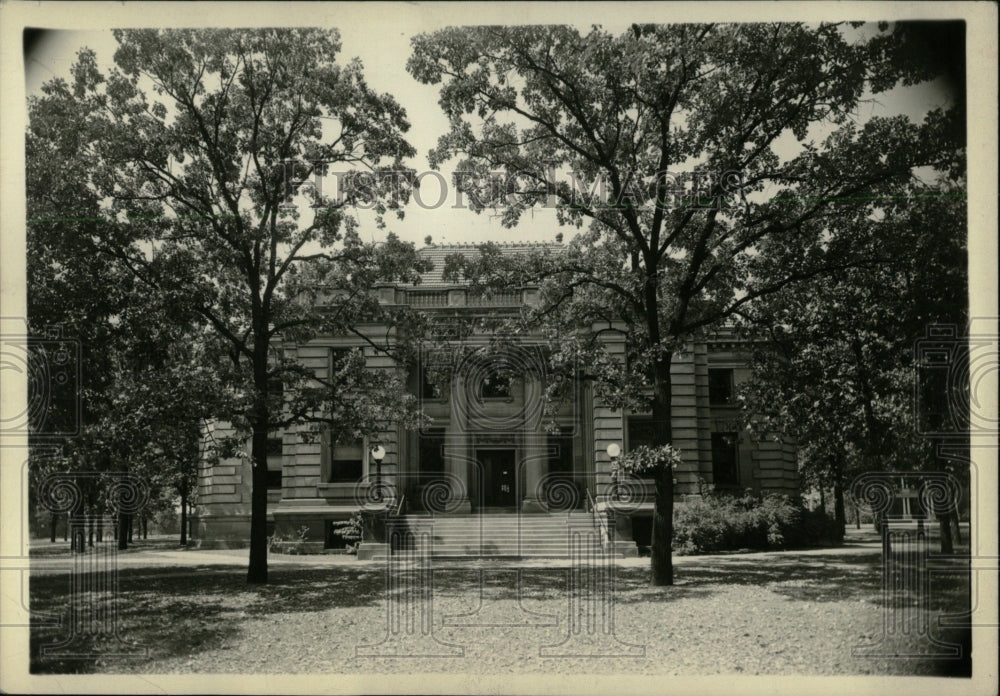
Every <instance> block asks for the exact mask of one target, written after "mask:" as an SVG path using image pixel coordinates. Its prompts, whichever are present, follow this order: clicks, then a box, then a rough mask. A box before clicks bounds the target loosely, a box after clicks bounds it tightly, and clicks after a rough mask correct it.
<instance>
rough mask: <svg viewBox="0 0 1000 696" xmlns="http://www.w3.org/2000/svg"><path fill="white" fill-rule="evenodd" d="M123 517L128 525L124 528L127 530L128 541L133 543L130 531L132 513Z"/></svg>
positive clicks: (131, 529) (131, 527) (131, 528)
mask: <svg viewBox="0 0 1000 696" xmlns="http://www.w3.org/2000/svg"><path fill="white" fill-rule="evenodd" d="M125 519H126V520H127V522H128V527H127V528H126V529H127V532H128V543H130V544H131V543H134V542H133V536H132V532H133V524H132V519H133V515H131V514H128V515H125Z"/></svg>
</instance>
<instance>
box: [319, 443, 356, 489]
mask: <svg viewBox="0 0 1000 696" xmlns="http://www.w3.org/2000/svg"><path fill="white" fill-rule="evenodd" d="M322 457H323V463H322V466H323V472H324V479H325V480H326V482H327V483H353V482H355V481H358V480H360V479H361V477H362V476H364V462H365V448H364V441H363V440H361V439H358V440H355V441H354V442H352V443H348V444H339V443H335V442H334V440H333V434H332V433H331V432H330V431H329V430H327V431H325V432H324V433H323V444H322Z"/></svg>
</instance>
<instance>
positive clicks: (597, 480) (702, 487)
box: [195, 245, 798, 557]
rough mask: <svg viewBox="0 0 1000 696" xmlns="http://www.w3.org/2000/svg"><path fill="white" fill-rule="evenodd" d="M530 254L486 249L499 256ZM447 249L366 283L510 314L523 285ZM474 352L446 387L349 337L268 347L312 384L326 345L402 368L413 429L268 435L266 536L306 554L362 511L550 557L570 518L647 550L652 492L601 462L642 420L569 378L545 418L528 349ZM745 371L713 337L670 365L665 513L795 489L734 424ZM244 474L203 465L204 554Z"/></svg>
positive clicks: (237, 536)
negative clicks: (381, 282)
mask: <svg viewBox="0 0 1000 696" xmlns="http://www.w3.org/2000/svg"><path fill="white" fill-rule="evenodd" d="M531 248H532V246H531V245H506V246H501V250H502V251H503V252H504V253H523V251H524V250H525V249H531ZM535 248H537V247H535ZM554 248H556V249H557V248H558V247H554ZM456 252H458V253H467V254H471V253H477V252H476V248H475V247H473V246H471V245H470V246H463V245H460V246H428V247H425V248H424V249H422V250H420V253H421V254H422V255H424V256H425V257H426V258H428V259H430V260H431V261H432V262H433V263H434V269H433V270H432V271H430V272H429V273H427V274H426V275H425V277H424V278H423V279H422V282H421V283H420V284H417V285H406V286H387V287H383V288H379V291H378V292H379V300H380V302H385V303H396V304H407V305H409V306H411V307H414V308H417V309H419V310H420V311H424V312H428V313H436V314H438V316H439V317H449V316H454V317H457V318H462V319H468V318H470V317H476V316H495V315H498V314H503V313H510V312H516V311H518V310H519V308H521V307H522V306H523V305H525V304H530V303H532V302H533V301H535V299H536V297H537V289H534V288H522V289H520V290H515V291H503V292H494V293H492V294H486V295H483V294H476V293H473V292H471V291H470V290H469V289H468V288H467V287H464V286H463V285H461V284H455V283H447V282H445V281H444V280H443V279H442V278H441V268H442V267H443V265H444V259H445V257H446V256H447V255H448V254H453V253H456ZM379 328H380V327H372V330H373V331H377V330H378V329H379ZM384 334H385V327H381V332H380V333H379V335H384ZM616 335H617V336H619V337H618V338H616V337H615V336H616ZM602 336H607V338H606V339H604V340H606V341H607V344H606V349H607V351H608V353H609V354H611V355H619V356H621V358H622V359H624V354H625V345H624V342H623V339H622V338H620V334H616V332H606V333H605V334H602ZM489 344H490V337H489V336H487V335H483V336H481V337H477V336H476V335H472V336H471V337H468V338H466V339H464V345H463V348H465V350H462V351H456V352H455V353H454V355H455V356H459V357H455V358H453V359H452V361H451V364H450V365H449V366H448V370H447V371H446V374H447V375H448V378H447V380H446V382H447V383H444V382H443V381H442V380H440V379H438V380H434V379H431V378H429V376H428V375H429V373H431V372H432V371H433V370H434V368H435V366H434V365H427V364H419V365H414V366H410V367H403V366H399V365H396V364H394V363H393V362H392V360H391V359H390V358H388V357H386V356H384V355H381V354H378V353H377V352H376V351H374V350H373V349H371V348H370V347H366V346H365V345H364V341H363V340H362V339H360V338H359V339H357V340H353V341H352V340H350V339H349V338H345V337H341V336H338V337H333V336H330V337H326V338H324V337H317V338H315V339H313V340H312V341H310V342H309V343H308V344H306V345H292V346H289V345H284V346H282V350H283V352H284V354H285V355H286V356H289V355H291V356H294V357H295V358H296V359H297V360H299V361H301V363H302V364H304V365H306V366H308V367H310V368H312V369H313V370H315V372H316V374H317V376H318V377H320V378H323V377H325V376H326V373H327V371H328V370H330V369H331V367H332V365H333V363H334V360H335V356H336V355H337V354H338V351H342V350H344V349H352V348H353V349H357V350H363V351H364V352H365V363H366V369H372V370H400V371H403V374H405V375H406V379H407V381H408V386H409V388H410V389H411V390H412V393H413V394H414V395H416V396H417V397H418V398H419V399H420V405H421V409H422V411H423V413H424V414H425V416H426V421H425V424H424V426H423V427H421V428H420V429H418V430H407V429H404V428H403V427H402V426H400V425H399V424H396V423H391V422H387V423H385V424H384V428H383V429H382V430H381V431H380V432H379V433H378V435H377V437H369V438H367V439H364V440H359V441H357V442H354V443H348V444H340V443H335V442H333V441H332V439H331V438H330V437H329V433H325V434H324V435H323V436H321V437H319V438H309V439H303V438H301V437H300V436H299V435H298V433H297V432H295V430H294V429H289V430H286V431H284V432H282V433H277V434H276V436H275V437H274V438H273V439H272V440H271V441H270V444H269V450H268V452H269V456H268V473H269V476H268V480H269V484H268V489H269V490H268V523H269V528H270V529H272V530H273V533H274V534H275V537H276V538H284V539H289V538H295V539H297V540H298V541H299V542H300V549H304V550H306V551H313V552H323V551H329V552H334V551H337V550H343V549H344V548H345V544H344V539H343V538H342V536H341V531H339V530H340V529H341V525H340V523H342V522H344V521H345V520H348V519H350V518H351V517H352V516H356V513H358V512H359V511H368V512H371V513H372V514H374V515H376V516H378V515H382V516H384V518H385V519H386V520H391V521H392V523H393V524H395V525H397V526H398V525H399V524H405V522H406V520H410V521H412V522H413V524H415V525H416V524H420V523H427V524H433V527H434V532H433V534H432V535H431V536H430V537H428V538H432V539H433V540H434V543H435V544H436V551H437V553H440V554H441V555H458V556H469V555H472V556H531V555H539V556H560V555H565V553H564V550H565V549H566V548H567V546H566V542H565V539H566V531H567V530H572V529H573V528H574V525H575V526H576V528H588V527H591V526H592V527H593V529H594V530H596V534H595V537H596V538H597V539H598V543H603V544H605V545H607V544H608V543H611V542H616V544H617V545H616V546H615V548H617V549H618V550H619V552H620V553H621V554H623V555H634V554H635V553H639V552H642V550H643V549H644V548H645V547H648V545H649V542H650V529H651V520H652V507H653V486H652V483H651V482H650V481H648V480H644V479H637V478H630V477H627V476H622V475H619V473H618V472H617V467H616V463H615V458H616V456H617V455H618V453H619V452H627V451H629V450H630V449H632V448H634V447H637V446H639V445H642V444H649V443H651V442H652V438H653V431H652V422H651V418H650V416H649V414H644V413H630V412H628V411H623V410H620V409H615V408H611V407H609V406H607V405H605V404H603V403H602V402H601V400H600V398H599V397H598V396H597V394H595V392H594V390H593V388H592V385H591V383H590V381H589V380H583V379H580V380H576V383H575V384H574V385H573V387H572V388H571V389H569V390H568V393H569V396H568V397H567V398H564V399H562V400H560V401H559V405H558V407H557V408H556V409H555V410H554V412H553V411H549V412H545V408H544V403H545V399H544V396H545V390H546V375H547V374H548V373H547V361H546V359H545V349H544V345H543V341H541V340H539V341H538V342H537V343H534V344H533V342H532V341H531V340H530V338H528V339H520V340H518V341H516V342H510V346H509V347H508V348H505V349H504V350H501V351H497V349H496V347H495V343H494V346H493V348H491V349H490V350H488V351H487V350H486V347H487V346H488V345H489ZM480 345H481V346H482V349H481V350H480V349H479V348H478V346H480ZM421 362H424V360H422V361H421ZM747 374H748V367H747V362H746V353H745V343H743V341H742V339H740V338H739V337H738V336H737V335H736V334H735V333H734V332H733V331H731V330H727V329H725V328H722V329H720V330H718V331H716V332H715V333H713V334H709V335H706V336H704V337H701V338H699V339H698V340H695V341H692V342H690V343H689V344H688V345H687V346H685V349H684V350H683V351H682V352H680V353H679V354H678V355H676V356H675V358H674V360H673V365H672V389H673V395H672V409H671V431H672V439H673V445H674V446H675V447H676V448H678V449H679V450H680V451H681V453H682V457H683V462H682V463H681V464H680V465H678V466H677V467H676V469H675V473H674V477H675V482H676V485H675V487H674V488H675V495H676V504H678V505H683V504H684V503H685V501H687V500H690V499H691V498H692V497H695V496H700V495H702V494H703V493H704V492H705V491H706V490H707V489H708V488H712V489H715V490H732V491H734V492H736V491H740V492H741V491H743V490H746V489H750V490H752V491H754V492H755V493H765V492H776V493H787V494H789V495H794V494H797V492H798V473H797V461H796V448H795V446H794V443H791V442H783V441H780V440H779V441H768V440H755V439H753V438H751V437H750V436H749V434H748V433H747V432H746V431H745V430H743V429H742V428H741V426H740V421H739V412H738V407H737V405H736V401H735V398H734V397H735V386H736V385H737V384H738V383H739V382H740V380H741V379H744V378H745V377H746V375H747ZM215 427H219V426H215ZM309 440H311V441H309ZM250 473H251V472H250V462H249V460H248V459H247V458H233V459H222V460H213V461H205V462H203V463H202V468H201V473H200V477H199V490H198V504H197V513H196V521H195V528H196V538H197V539H198V543H199V544H200V545H201V546H202V547H203V548H212V547H215V548H221V547H238V546H243V545H246V543H247V542H248V539H249V524H250V523H249V514H250V481H251V475H250ZM609 517H610V519H611V520H612V521H613V522H612V524H611V525H610V527H609V525H608V519H609ZM601 539H603V542H601V541H600V540H601ZM384 541H385V540H384V539H381V538H379V539H377V540H374V542H373V543H367V541H363V542H362V544H361V550H360V551H359V555H360V556H361V557H365V553H364V549H365V547H367V548H368V549H369V550H370V549H372V548H375V549H384V548H386V545H385V544H380V543H378V542H384ZM369 557H370V556H369Z"/></svg>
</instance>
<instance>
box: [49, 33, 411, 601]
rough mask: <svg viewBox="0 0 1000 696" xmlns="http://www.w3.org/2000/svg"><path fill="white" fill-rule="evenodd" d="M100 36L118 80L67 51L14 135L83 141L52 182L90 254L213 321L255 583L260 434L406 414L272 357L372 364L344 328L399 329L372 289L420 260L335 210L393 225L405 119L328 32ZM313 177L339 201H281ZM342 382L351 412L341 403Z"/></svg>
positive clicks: (362, 376)
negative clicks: (67, 179)
mask: <svg viewBox="0 0 1000 696" xmlns="http://www.w3.org/2000/svg"><path fill="white" fill-rule="evenodd" d="M115 37H116V39H117V40H118V43H119V47H118V50H117V52H116V53H115V57H114V60H115V63H116V67H114V68H112V69H111V70H110V71H108V72H107V74H102V72H101V70H100V69H99V67H98V65H97V63H96V59H95V55H94V54H93V52H91V51H88V50H84V51H82V52H81V53H80V54H79V57H78V60H77V62H76V64H75V65H74V67H73V81H72V83H71V84H67V83H66V82H65V81H62V80H55V81H52V82H50V83H49V84H47V85H46V86H45V87H44V88H43V92H44V94H43V96H41V97H39V98H37V99H34V100H32V102H31V104H30V119H31V128H32V130H33V131H38V132H39V133H42V132H44V133H46V134H47V136H48V137H50V138H57V137H59V136H58V135H57V133H58V132H59V131H60V130H67V131H73V132H74V133H76V134H77V135H76V136H75V137H77V138H79V139H80V140H81V141H82V145H83V146H82V147H79V148H77V149H76V151H75V157H77V158H78V159H77V160H76V162H75V163H74V166H73V167H71V168H69V170H68V171H69V172H70V174H71V176H72V180H73V182H74V183H75V185H77V186H81V187H82V188H83V189H84V190H86V191H87V192H88V195H89V196H90V198H91V199H92V201H93V202H94V206H92V207H97V208H98V209H99V215H98V216H97V218H96V219H94V218H91V220H90V222H89V223H87V224H84V222H83V221H80V226H79V230H80V232H81V234H83V235H85V237H86V238H87V240H88V244H91V245H92V246H93V247H94V248H95V249H96V250H97V251H98V252H99V253H100V254H101V255H102V258H103V259H112V260H113V261H114V263H115V267H116V268H118V269H120V270H121V271H122V272H125V273H127V274H128V275H129V277H130V278H132V279H134V281H135V282H136V283H138V284H140V285H141V286H142V287H144V288H146V289H147V291H149V292H152V293H155V294H156V295H157V296H158V297H160V298H163V299H164V300H166V301H167V302H168V303H169V304H171V306H175V307H176V308H177V311H178V312H184V313H188V314H190V315H192V316H194V317H196V318H197V320H199V321H201V322H203V323H204V324H205V325H206V326H209V327H211V328H212V329H213V336H214V338H213V340H212V341H211V342H210V343H211V344H212V346H213V348H214V352H213V353H212V354H213V355H220V354H221V355H223V356H227V362H226V363H223V362H222V361H214V362H213V363H212V365H213V366H214V367H215V368H216V370H215V372H214V377H215V378H216V379H217V380H219V383H220V384H222V385H224V386H225V387H226V388H227V389H229V390H230V391H231V392H232V394H233V395H234V397H235V399H236V405H235V406H234V407H233V409H232V411H231V419H230V420H231V421H232V422H233V423H234V424H235V425H236V426H237V428H238V429H239V430H240V431H241V432H243V433H245V434H247V435H249V436H250V439H251V443H252V445H251V458H252V460H253V486H252V491H253V492H252V501H251V531H250V561H249V569H248V580H249V581H250V582H265V581H266V579H267V549H266V531H265V530H266V526H265V525H266V522H265V517H266V506H267V491H266V472H267V466H266V460H267V437H268V433H269V432H270V431H272V430H274V429H276V428H281V427H286V426H289V425H292V424H294V423H308V424H311V425H312V427H320V426H321V425H332V426H333V427H334V428H337V429H339V430H341V431H343V432H344V433H348V436H349V435H353V434H354V433H356V432H357V431H359V430H360V431H366V430H372V429H374V428H375V427H376V424H377V422H378V419H379V418H383V419H384V418H387V417H388V418H394V417H398V418H400V419H405V418H412V417H413V413H414V409H415V400H414V399H413V398H412V397H409V396H407V395H406V394H405V385H404V384H403V380H402V379H401V378H399V377H398V376H397V375H394V374H389V373H388V372H383V373H379V374H368V373H366V371H364V370H351V369H347V366H346V365H341V366H340V367H341V368H344V369H340V370H338V371H335V372H336V373H335V375H334V376H333V377H332V378H331V379H330V380H325V383H324V382H322V381H320V380H318V379H317V376H316V375H315V374H313V373H311V372H310V371H308V370H305V369H304V368H303V367H302V366H301V365H300V364H298V363H297V362H296V361H295V360H293V359H288V358H285V357H284V356H283V355H282V352H281V344H282V342H283V341H287V342H289V343H292V344H297V343H303V342H306V341H308V340H309V339H310V338H312V337H313V336H315V335H316V334H317V332H323V333H326V334H334V335H354V336H355V337H356V338H358V340H359V341H360V340H365V341H367V342H368V344H369V346H370V348H371V349H373V350H384V351H389V350H394V348H393V347H392V346H390V345H389V344H388V342H381V343H379V342H377V341H375V340H372V339H371V338H370V337H367V336H365V335H363V332H360V331H358V329H357V326H358V325H359V323H361V322H363V321H377V322H381V323H387V324H390V325H394V326H396V327H397V328H398V335H400V336H402V335H405V334H406V327H407V326H414V327H415V322H416V321H417V320H416V319H415V318H414V317H413V316H412V315H410V314H406V313H405V311H404V310H402V309H398V308H391V307H387V306H384V305H381V304H379V302H378V300H377V296H376V293H375V292H374V288H375V286H376V285H377V284H378V283H380V282H397V281H403V282H407V281H416V280H417V279H418V278H419V273H420V271H421V270H422V269H423V268H424V263H423V262H422V261H421V260H420V259H419V258H418V257H417V255H416V252H415V250H414V248H413V246H412V245H410V244H405V243H403V242H401V241H400V240H399V239H398V238H397V237H395V236H394V235H392V234H387V235H386V236H385V240H384V241H382V242H379V243H373V242H365V241H363V240H362V238H361V236H360V234H359V232H358V221H357V219H356V218H355V217H353V216H352V215H351V212H350V211H351V208H352V206H355V205H358V204H362V205H364V206H366V207H369V208H373V209H374V210H375V211H376V214H377V216H378V219H377V223H378V224H379V225H384V224H385V223H384V221H383V219H382V216H383V215H384V214H385V213H388V212H390V211H392V212H395V213H396V214H397V215H399V216H401V215H402V206H403V205H404V204H405V203H406V201H407V199H408V195H409V182H410V178H409V177H408V176H407V175H406V170H405V169H404V168H403V165H402V160H403V158H405V157H408V156H411V155H412V154H413V149H412V147H411V146H410V145H409V144H408V143H407V142H406V140H405V139H404V133H405V132H406V131H407V130H408V128H409V123H408V122H407V120H406V116H405V113H404V111H403V109H402V108H401V107H400V106H399V104H397V103H396V101H395V100H394V99H393V98H392V97H390V96H388V95H383V94H378V93H376V92H374V91H372V90H371V89H370V88H369V87H368V86H367V84H366V83H365V80H364V77H363V71H362V66H361V64H360V62H359V61H357V60H353V61H349V62H346V63H343V64H341V63H338V62H337V55H338V53H339V51H340V41H339V35H338V33H337V32H336V31H335V30H298V29H288V30H285V29H282V30H239V31H237V30H191V31H189V30H183V31H182V30H166V31H153V30H142V31H116V32H115ZM81 163H85V164H81ZM386 171H391V172H392V176H391V177H372V176H371V174H372V172H375V173H384V172H386ZM327 173H335V174H338V180H339V182H340V187H339V190H338V192H337V193H338V195H337V196H336V197H332V196H330V195H324V192H323V191H322V190H320V189H319V188H318V187H314V188H312V189H309V190H299V191H297V190H296V189H295V188H294V186H295V182H301V181H303V180H308V179H309V178H310V177H311V176H313V175H316V174H327ZM290 182H291V184H290ZM373 182H374V183H373ZM290 186H291V188H290ZM295 203H301V205H295ZM306 204H308V206H309V207H308V208H307V207H306ZM302 209H304V210H306V214H305V215H303V214H301V213H300V210H302ZM61 214H62V215H63V217H70V216H73V215H78V213H77V212H76V211H73V210H64V211H61ZM310 214H311V219H303V218H304V217H308V216H309V215H310ZM414 330H415V328H414ZM338 380H339V382H338ZM358 380H366V381H365V383H364V384H362V385H361V387H362V388H365V391H367V395H366V398H365V399H364V400H359V399H350V398H347V396H346V395H347V394H350V393H356V392H357V389H354V387H355V386H358ZM372 380H376V381H378V382H379V387H380V388H378V389H375V388H372V385H371V384H369V383H370V382H371V381H372ZM335 382H337V383H335ZM279 383H280V384H281V385H282V386H281V387H280V388H279V387H278V384H279ZM337 389H339V390H340V392H339V393H338V392H337V391H336V390H337ZM334 404H336V405H337V408H336V409H334ZM345 437H347V436H345Z"/></svg>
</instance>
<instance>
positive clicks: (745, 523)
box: [674, 492, 834, 555]
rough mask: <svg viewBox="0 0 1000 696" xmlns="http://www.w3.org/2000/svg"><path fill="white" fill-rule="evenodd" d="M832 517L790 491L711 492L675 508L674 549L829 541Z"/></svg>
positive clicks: (771, 546)
mask: <svg viewBox="0 0 1000 696" xmlns="http://www.w3.org/2000/svg"><path fill="white" fill-rule="evenodd" d="M832 532H833V520H831V519H830V518H829V517H828V516H827V515H826V514H825V513H824V512H822V511H821V510H816V511H812V510H807V509H805V508H804V507H803V506H802V505H801V503H800V502H798V501H793V500H792V499H790V498H789V497H788V496H784V495H776V494H769V495H765V496H763V497H762V498H758V497H757V496H754V495H753V494H751V493H749V492H748V493H747V494H746V495H744V496H742V497H740V498H736V497H734V496H730V495H709V496H705V497H703V498H702V499H700V500H694V501H690V502H687V503H684V504H683V505H681V506H678V507H677V508H676V509H675V512H674V549H675V550H676V551H677V553H679V554H682V555H689V554H699V553H714V552H717V551H738V550H744V549H753V550H760V551H764V550H776V549H787V548H799V547H804V546H818V545H823V544H827V543H831V542H832V541H833V540H834V536H833V533H832Z"/></svg>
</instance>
